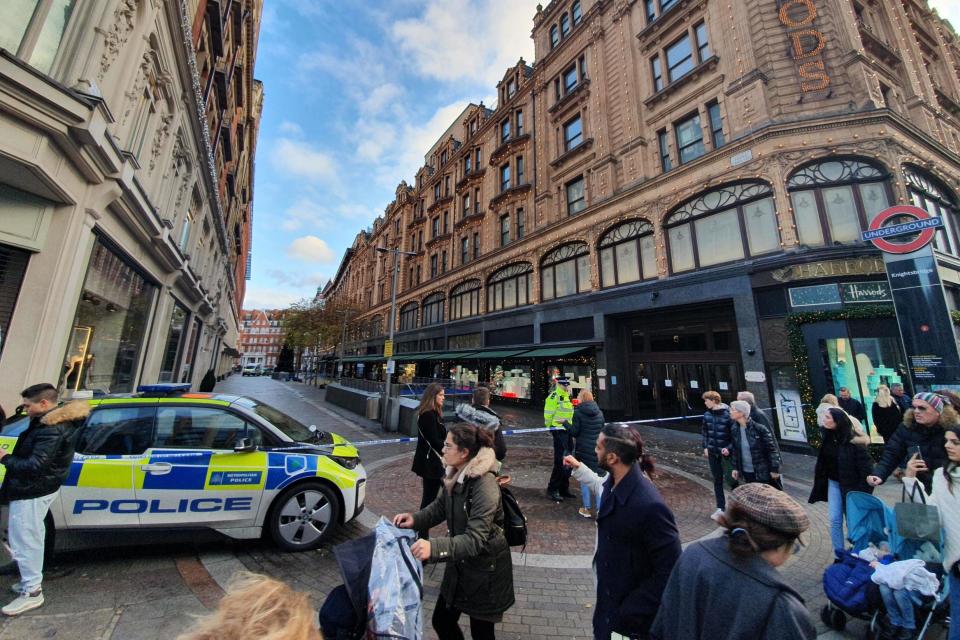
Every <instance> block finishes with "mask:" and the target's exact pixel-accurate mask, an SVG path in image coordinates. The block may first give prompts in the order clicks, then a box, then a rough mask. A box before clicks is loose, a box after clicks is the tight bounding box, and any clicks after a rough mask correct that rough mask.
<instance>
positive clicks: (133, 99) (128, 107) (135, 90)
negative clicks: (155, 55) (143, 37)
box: [120, 49, 150, 126]
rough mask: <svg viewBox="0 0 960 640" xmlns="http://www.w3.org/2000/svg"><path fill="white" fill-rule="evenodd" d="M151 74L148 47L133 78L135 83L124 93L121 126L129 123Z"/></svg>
mask: <svg viewBox="0 0 960 640" xmlns="http://www.w3.org/2000/svg"><path fill="white" fill-rule="evenodd" d="M149 75H150V50H149V49H148V50H147V51H145V52H144V53H143V57H142V58H141V59H140V68H139V70H138V72H137V77H136V78H134V80H133V85H132V86H131V87H130V89H129V90H127V91H125V92H124V94H123V96H124V107H123V115H122V116H121V118H120V126H123V125H125V124H127V120H129V118H130V114H131V113H133V109H134V107H136V106H137V104H138V103H139V102H140V97H141V96H142V95H143V89H144V87H146V86H147V78H148V77H149Z"/></svg>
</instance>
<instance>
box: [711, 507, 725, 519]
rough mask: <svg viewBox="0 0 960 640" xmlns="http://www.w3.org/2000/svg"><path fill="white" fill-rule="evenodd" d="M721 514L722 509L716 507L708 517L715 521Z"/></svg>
mask: <svg viewBox="0 0 960 640" xmlns="http://www.w3.org/2000/svg"><path fill="white" fill-rule="evenodd" d="M722 515H723V509H717V510H716V511H714V512H713V513H712V514H711V515H710V519H711V520H713V521H714V522H716V521H717V520H719V519H720V516H722Z"/></svg>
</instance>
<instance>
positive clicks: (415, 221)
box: [407, 216, 427, 229]
mask: <svg viewBox="0 0 960 640" xmlns="http://www.w3.org/2000/svg"><path fill="white" fill-rule="evenodd" d="M426 219H427V216H419V217H416V218H414V219H413V220H411V221H410V222H409V223H408V224H407V229H412V228H413V227H415V226H417V225H418V224H422V223H423V222H424V221H425V220H426Z"/></svg>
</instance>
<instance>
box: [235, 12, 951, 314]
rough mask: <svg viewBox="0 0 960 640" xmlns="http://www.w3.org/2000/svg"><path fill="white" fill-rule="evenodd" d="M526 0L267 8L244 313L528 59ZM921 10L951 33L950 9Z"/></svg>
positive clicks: (293, 292)
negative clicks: (934, 14)
mask: <svg viewBox="0 0 960 640" xmlns="http://www.w3.org/2000/svg"><path fill="white" fill-rule="evenodd" d="M537 1H538V0H473V1H469V0H367V1H365V2H333V1H332V0H266V1H265V5H266V6H265V7H264V13H263V24H262V28H261V33H260V45H259V51H258V55H257V63H256V71H255V75H256V77H257V78H259V79H261V80H263V82H264V89H265V94H266V97H265V100H264V111H263V120H262V122H261V126H260V138H259V141H258V143H257V158H256V162H257V165H256V184H255V192H254V203H253V206H254V213H253V270H252V278H251V281H250V282H248V283H247V294H246V300H245V302H244V308H247V309H252V308H264V307H268V308H278V307H279V308H282V307H285V306H288V305H289V304H291V303H293V302H295V301H297V300H299V299H301V298H304V297H312V296H313V293H314V292H315V291H316V288H317V286H318V285H322V284H324V283H325V282H326V281H327V280H328V279H329V278H332V277H333V276H334V275H335V273H336V270H337V267H338V266H339V263H340V259H341V257H342V256H343V252H344V251H345V250H346V248H347V247H349V246H350V245H351V244H352V243H353V240H354V238H355V237H356V234H357V232H358V231H359V230H360V229H362V228H365V227H367V226H369V225H370V224H371V223H372V222H373V220H374V219H375V218H376V217H377V216H378V215H381V214H382V213H383V209H384V207H386V205H387V204H389V203H390V201H391V200H393V198H394V193H395V191H396V187H397V184H398V183H399V182H400V180H407V182H412V180H413V176H414V174H415V173H416V171H417V169H418V168H419V167H420V166H421V165H422V164H423V155H424V153H426V151H427V149H429V148H430V147H431V146H432V145H433V143H434V142H436V140H437V138H438V137H439V136H440V135H441V134H442V133H443V132H444V131H445V130H446V128H447V127H448V126H449V125H450V124H451V123H452V122H453V119H454V118H455V117H456V116H457V115H458V114H459V113H460V111H461V110H462V109H463V107H464V106H466V105H467V103H469V102H478V101H480V100H484V101H485V103H486V104H487V105H489V106H493V105H494V103H495V96H496V83H497V81H498V80H499V79H500V78H501V77H502V75H503V73H504V71H505V70H506V69H507V68H508V67H510V66H512V65H514V64H516V62H517V60H518V59H519V58H520V57H521V56H522V57H523V58H524V59H526V60H527V61H528V62H532V61H533V43H532V41H531V40H530V31H531V29H532V28H533V15H534V13H535V11H536V5H537ZM540 1H541V2H543V3H544V4H546V2H547V0H540ZM930 5H931V6H932V7H936V8H937V9H938V10H939V11H940V14H941V15H943V16H944V17H946V18H948V19H950V20H951V21H952V23H953V25H954V26H955V27H956V28H957V29H960V1H958V0H930Z"/></svg>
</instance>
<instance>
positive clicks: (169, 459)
mask: <svg viewBox="0 0 960 640" xmlns="http://www.w3.org/2000/svg"><path fill="white" fill-rule="evenodd" d="M188 389H189V385H150V386H144V387H140V388H139V389H138V393H137V394H130V395H122V396H106V397H102V398H96V399H93V400H90V401H89V402H90V405H91V412H90V416H89V417H88V418H87V420H86V421H85V422H84V424H83V426H81V427H80V428H79V429H78V430H77V432H76V435H75V437H76V453H75V454H74V461H73V464H72V465H71V468H70V474H69V475H68V477H67V480H66V482H64V484H63V486H62V487H61V489H60V492H59V495H58V497H57V499H56V500H55V501H54V502H53V504H52V506H51V507H50V517H49V518H48V523H49V522H50V519H52V524H53V526H54V527H55V529H56V530H58V531H61V530H65V531H74V530H76V531H83V530H95V529H115V528H144V529H145V528H157V529H171V528H173V529H183V528H209V529H213V530H215V531H218V532H220V533H222V534H224V535H226V536H229V537H231V538H238V539H243V538H258V537H260V536H261V535H263V534H264V533H268V534H269V535H270V537H271V538H272V539H273V540H274V542H275V543H276V544H277V545H278V546H280V547H281V548H283V549H286V550H289V551H305V550H308V549H314V548H316V547H318V546H319V545H320V544H321V543H322V542H323V541H324V540H327V539H328V538H329V536H330V535H331V533H332V532H333V531H334V530H335V529H336V528H337V527H338V526H339V525H341V524H343V523H345V522H349V521H350V520H352V519H353V518H355V517H357V515H359V514H360V512H361V511H362V510H363V504H364V490H365V487H366V479H367V474H366V471H365V470H364V468H363V465H362V464H360V457H359V456H358V454H357V450H356V448H354V447H353V446H352V445H351V444H350V443H349V442H347V441H346V440H345V439H344V438H342V437H340V436H338V435H336V434H333V433H325V432H323V431H319V430H317V429H316V427H313V426H310V427H308V426H305V425H303V424H301V423H300V422H298V421H297V420H295V419H293V418H291V417H290V416H288V415H286V414H284V413H283V412H281V411H278V410H277V409H274V408H273V407H271V406H269V405H267V404H265V403H263V402H260V401H259V400H255V399H252V398H247V397H243V396H234V395H223V394H216V393H189V392H187V391H188ZM27 424H28V421H27V420H26V419H22V420H18V421H16V422H12V423H10V424H8V425H7V426H6V427H5V428H4V429H3V432H2V433H0V448H3V449H6V450H7V451H10V450H12V449H13V445H14V443H15V442H16V439H17V436H18V435H19V434H20V433H22V432H23V430H24V429H26V427H27ZM4 471H5V469H4V467H3V466H2V465H0V479H2V477H3V475H2V474H3V472H4Z"/></svg>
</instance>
